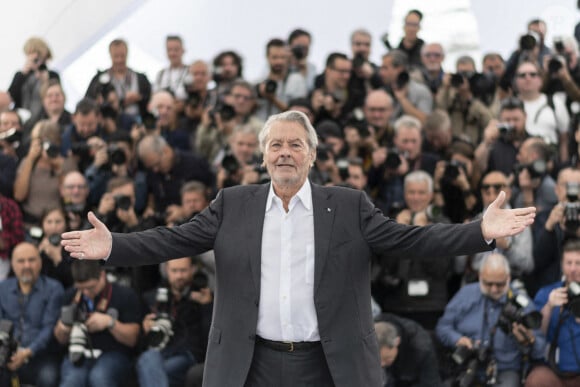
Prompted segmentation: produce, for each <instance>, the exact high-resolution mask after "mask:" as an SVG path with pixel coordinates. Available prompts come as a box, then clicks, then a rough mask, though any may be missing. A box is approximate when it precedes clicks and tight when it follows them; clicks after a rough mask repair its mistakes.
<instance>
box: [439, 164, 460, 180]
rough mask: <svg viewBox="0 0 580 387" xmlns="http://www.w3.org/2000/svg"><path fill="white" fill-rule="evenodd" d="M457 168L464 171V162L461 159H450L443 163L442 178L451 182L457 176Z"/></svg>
mask: <svg viewBox="0 0 580 387" xmlns="http://www.w3.org/2000/svg"><path fill="white" fill-rule="evenodd" d="M459 168H461V169H463V172H466V167H465V164H464V163H462V162H461V161H457V160H450V161H447V162H446V163H445V170H444V171H443V176H442V178H441V179H442V180H443V181H445V182H447V183H451V182H453V181H455V179H457V177H458V176H459Z"/></svg>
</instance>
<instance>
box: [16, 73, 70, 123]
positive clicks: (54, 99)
mask: <svg viewBox="0 0 580 387" xmlns="http://www.w3.org/2000/svg"><path fill="white" fill-rule="evenodd" d="M40 97H41V98H42V111H41V112H40V114H39V116H38V117H37V118H36V120H34V119H32V118H31V119H29V120H28V121H26V129H25V132H26V133H29V132H30V129H32V127H33V126H34V124H36V122H38V121H40V120H50V121H51V122H55V123H57V124H58V125H59V126H60V128H61V133H62V132H63V131H64V129H65V128H66V127H68V126H69V125H70V124H71V123H72V115H71V114H70V113H69V112H68V111H67V110H66V109H65V106H64V105H65V102H66V98H65V95H64V90H63V89H62V85H61V84H60V82H59V80H58V79H49V80H48V82H46V83H44V84H43V85H42V87H41V88H40Z"/></svg>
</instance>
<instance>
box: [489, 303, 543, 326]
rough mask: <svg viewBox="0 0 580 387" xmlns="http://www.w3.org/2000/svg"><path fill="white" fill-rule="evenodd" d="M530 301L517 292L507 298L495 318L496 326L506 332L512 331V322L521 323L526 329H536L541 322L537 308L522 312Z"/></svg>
mask: <svg viewBox="0 0 580 387" xmlns="http://www.w3.org/2000/svg"><path fill="white" fill-rule="evenodd" d="M529 303H530V300H529V299H528V297H526V296H525V295H523V294H518V295H517V296H515V297H510V298H508V301H507V302H506V303H505V305H504V307H503V308H502V310H501V312H500V314H499V317H498V319H497V326H498V327H499V328H501V330H503V331H504V332H505V333H506V334H509V333H510V332H511V331H512V324H513V323H517V324H522V325H523V326H525V327H526V328H528V329H538V328H539V327H540V325H541V323H542V315H541V313H540V312H538V311H537V310H533V311H531V312H529V313H525V312H524V308H526V307H527V306H528V305H529Z"/></svg>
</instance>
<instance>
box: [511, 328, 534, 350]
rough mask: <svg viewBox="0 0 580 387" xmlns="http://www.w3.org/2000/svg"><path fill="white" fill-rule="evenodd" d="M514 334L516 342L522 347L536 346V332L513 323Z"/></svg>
mask: <svg viewBox="0 0 580 387" xmlns="http://www.w3.org/2000/svg"><path fill="white" fill-rule="evenodd" d="M512 333H513V335H514V337H515V338H516V340H517V341H518V342H519V343H520V344H522V345H532V344H534V341H536V337H535V336H534V332H533V331H532V330H531V329H528V328H526V327H525V326H524V325H522V324H518V323H513V324H512Z"/></svg>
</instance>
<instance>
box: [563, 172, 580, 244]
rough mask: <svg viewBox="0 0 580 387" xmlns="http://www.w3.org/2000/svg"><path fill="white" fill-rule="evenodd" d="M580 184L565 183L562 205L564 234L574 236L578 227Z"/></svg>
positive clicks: (579, 224)
mask: <svg viewBox="0 0 580 387" xmlns="http://www.w3.org/2000/svg"><path fill="white" fill-rule="evenodd" d="M579 195H580V184H579V183H577V182H571V181H570V182H567V183H566V199H567V202H566V204H565V205H564V226H565V227H566V233H568V234H572V235H575V234H576V231H577V230H578V228H579V227H580V201H579Z"/></svg>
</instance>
